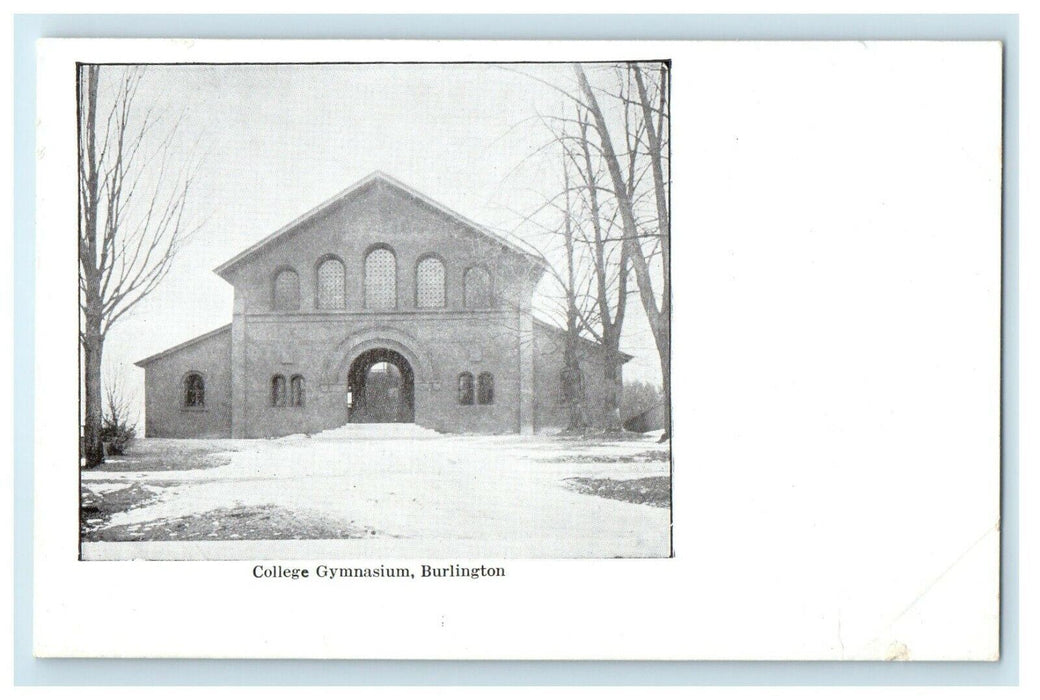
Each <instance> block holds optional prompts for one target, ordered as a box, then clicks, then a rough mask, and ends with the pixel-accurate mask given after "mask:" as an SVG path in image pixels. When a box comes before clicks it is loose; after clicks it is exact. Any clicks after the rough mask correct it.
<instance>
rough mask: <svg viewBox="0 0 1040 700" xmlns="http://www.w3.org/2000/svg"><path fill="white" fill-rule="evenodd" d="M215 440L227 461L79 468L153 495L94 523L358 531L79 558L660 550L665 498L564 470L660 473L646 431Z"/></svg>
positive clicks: (659, 458)
mask: <svg viewBox="0 0 1040 700" xmlns="http://www.w3.org/2000/svg"><path fill="white" fill-rule="evenodd" d="M146 442H147V443H149V444H148V447H149V449H154V448H155V447H157V446H158V447H167V445H165V444H158V443H168V447H169V449H170V451H176V450H177V449H180V446H181V445H182V444H183V443H189V442H190V443H191V447H192V449H198V448H200V447H202V446H203V443H204V441H197V440H193V441H175V440H169V441H156V440H149V441H146ZM212 448H213V451H214V452H215V453H220V452H222V451H224V450H228V449H234V450H235V451H233V452H227V453H226V454H219V455H218V456H219V457H221V458H222V459H221V460H220V461H223V460H228V459H229V460H230V461H229V462H228V463H226V464H222V465H220V466H210V467H209V468H200V469H192V468H190V466H191V464H190V463H189V464H186V465H185V467H188V468H184V469H177V470H170V469H166V470H163V471H142V472H136V471H125V470H124V469H125V467H126V466H127V465H126V464H120V465H119V469H120V470H119V471H90V472H84V473H83V486H84V490H85V491H86V492H88V493H93V494H103V493H105V492H111V491H112V490H113V489H118V488H120V487H125V486H129V485H133V484H137V485H140V486H142V487H144V488H145V489H147V491H148V492H150V493H152V494H154V500H152V501H151V502H149V503H147V504H146V505H144V506H142V507H136V508H132V509H129V510H125V511H122V512H116V513H114V514H113V515H112V516H111V519H110V520H109V521H108V522H107V523H106V525H105V527H107V528H115V529H116V530H115V531H126V530H130V531H133V530H134V528H137V527H145V526H151V525H154V524H155V523H156V522H178V519H185V518H191V517H194V516H198V515H202V514H208V513H223V514H225V515H226V514H227V513H228V512H232V511H234V512H244V511H250V509H254V508H266V509H271V508H274V509H284V512H288V513H291V514H292V515H293V516H294V517H298V518H300V519H308V520H309V521H315V522H324V523H330V524H334V525H335V526H336V527H337V528H342V529H344V530H349V531H350V532H353V533H355V535H354V536H351V537H350V538H348V539H280V538H278V537H275V538H272V539H263V540H257V539H249V540H244V539H243V540H238V539H237V538H238V537H240V535H237V534H231V535H228V538H229V539H223V538H221V539H219V540H215V539H214V538H212V537H210V538H204V541H202V540H198V539H195V540H191V541H145V542H130V541H117V542H112V541H104V542H92V541H88V542H84V543H83V556H84V558H85V559H125V558H147V559H183V558H189V559H191V558H202V559H206V558H215V559H258V558H268V559H281V558H290V557H300V558H312V557H318V556H337V557H340V558H363V557H420V556H422V557H430V558H433V557H439V558H444V557H462V556H470V557H476V556H483V557H525V558H572V557H666V556H668V555H669V552H670V517H671V511H670V509H669V508H661V507H655V506H651V505H645V504H641V503H630V502H625V501H621V500H612V499H608V498H601V497H598V496H595V495H588V494H584V493H579V492H577V491H575V490H573V489H572V488H568V485H567V482H566V481H565V480H566V479H568V478H573V477H588V478H596V479H617V480H624V479H635V478H642V477H667V476H668V474H669V462H668V461H667V459H666V458H665V455H666V451H667V449H668V446H667V444H664V445H662V444H659V443H657V442H656V440H655V436H647V437H645V438H642V439H634V440H628V441H618V442H612V441H603V440H599V441H592V440H577V439H570V440H568V439H561V438H553V437H520V436H445V435H439V434H438V433H435V432H433V431H426V430H423V429H421V428H418V427H416V426H414V425H349V426H344V427H343V428H338V429H336V430H333V431H327V432H325V433H321V434H318V435H314V436H311V437H308V436H304V435H297V436H289V437H286V438H281V439H277V440H242V441H228V440H221V441H213V445H212ZM132 456H133V453H132V452H131V455H130V457H132ZM220 461H217V462H214V463H216V464H219V463H220ZM113 466H115V465H113ZM102 469H103V468H102ZM235 509H237V511H236V510H235ZM280 512H281V511H280ZM214 518H217V516H214ZM225 520H226V517H225ZM147 524H151V525H147ZM212 525H213V528H214V530H213V532H223V531H222V530H220V529H219V528H221V527H222V525H221V523H220V522H215V523H212ZM223 527H227V523H226V522H225V523H224V525H223ZM229 532H233V531H231V530H229ZM281 535H282V536H284V533H281ZM87 539H91V538H89V537H88V538H87ZM127 539H131V538H127ZM149 539H153V538H149Z"/></svg>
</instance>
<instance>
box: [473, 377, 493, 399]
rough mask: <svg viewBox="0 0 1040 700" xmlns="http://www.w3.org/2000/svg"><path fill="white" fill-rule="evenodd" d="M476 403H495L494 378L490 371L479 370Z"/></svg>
mask: <svg viewBox="0 0 1040 700" xmlns="http://www.w3.org/2000/svg"><path fill="white" fill-rule="evenodd" d="M477 403H479V404H480V405H482V406H487V405H489V404H493V403H495V378H494V377H493V376H492V375H491V372H481V373H480V376H479V377H477Z"/></svg>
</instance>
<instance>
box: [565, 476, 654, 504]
mask: <svg viewBox="0 0 1040 700" xmlns="http://www.w3.org/2000/svg"><path fill="white" fill-rule="evenodd" d="M563 481H564V484H566V486H567V488H570V489H573V490H574V491H577V492H578V493H585V494H589V495H590V496H599V497H601V498H611V499H614V500H615V501H627V502H628V503H640V504H643V505H648V506H655V507H657V508H670V507H671V505H672V492H671V481H670V479H669V478H668V477H667V476H646V477H640V478H638V479H592V478H589V477H583V476H575V477H571V478H569V479H564V480H563Z"/></svg>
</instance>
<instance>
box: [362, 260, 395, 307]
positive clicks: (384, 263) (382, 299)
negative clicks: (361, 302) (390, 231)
mask: <svg viewBox="0 0 1040 700" xmlns="http://www.w3.org/2000/svg"><path fill="white" fill-rule="evenodd" d="M396 307H397V258H396V257H395V256H394V252H393V251H392V250H390V249H389V248H376V249H374V250H372V251H371V252H370V253H369V254H368V255H366V256H365V308H366V309H393V308H396Z"/></svg>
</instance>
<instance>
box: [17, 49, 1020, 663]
mask: <svg viewBox="0 0 1040 700" xmlns="http://www.w3.org/2000/svg"><path fill="white" fill-rule="evenodd" d="M39 51H40V53H39V58H40V61H39V79H40V82H39V88H38V96H39V107H38V109H39V114H38V119H39V131H38V144H37V150H38V156H39V160H38V167H39V170H38V177H39V180H38V182H39V186H38V195H39V200H38V207H39V208H38V219H37V226H38V228H37V234H36V235H37V251H38V260H39V271H38V275H37V282H38V292H37V304H38V311H37V332H38V334H39V335H38V341H37V348H38V371H37V377H38V383H37V390H36V399H37V407H38V417H37V440H38V442H37V444H38V447H37V462H36V471H35V477H36V493H37V503H36V508H37V510H36V517H37V524H38V528H37V538H36V557H37V572H36V586H37V588H36V606H37V607H36V624H37V627H36V631H37V636H36V650H37V653H38V654H40V655H44V656H48V655H67V656H246V657H317V658H633V659H635V658H859V659H863V658H910V659H921V658H965V659H967V658H972V659H992V658H996V656H997V654H998V648H997V646H996V640H997V635H998V631H999V626H998V624H997V621H998V614H999V606H998V599H997V585H998V583H999V576H998V561H999V477H1000V472H999V362H1000V355H999V347H1000V335H999V333H1000V325H999V323H1000V297H999V289H1000V201H1001V185H1000V172H1001V161H1000V145H1001V86H1002V82H1001V81H1002V77H1001V47H1000V45H999V44H997V43H992V42H991V43H986V42H961V43H955V42H951V43H932V44H915V43H910V42H887V43H886V42H876V43H871V44H862V43H852V42H847V43H841V42H836V43H782V42H781V43H775V44H761V43H741V42H728V43H727V42H719V43H711V42H670V43H657V42H642V43H638V42H629V43H624V42H586V43H581V42H561V43H551V42H502V43H496V42H427V43H423V42H260V41H256V42H243V41H238V42H224V41H198V42H192V41H158V40H45V41H43V42H41V44H40V47H39ZM75 231H78V236H77V235H76V234H75V233H74V232H75ZM74 275H75V277H74ZM51 365H53V366H55V368H57V367H59V366H60V369H55V370H54V371H53V372H51V371H50V370H48V371H46V372H41V371H40V368H43V367H50V366H51ZM59 386H60V387H61V388H60V390H59V389H58V388H57V387H59ZM92 596H96V597H93V598H92ZM88 600H94V602H100V601H104V606H103V607H104V608H105V609H106V610H107V614H109V615H111V616H113V617H112V619H114V620H125V624H124V623H120V624H105V625H100V621H99V620H98V618H97V616H98V614H99V610H98V606H96V605H95V606H92V605H90V604H88V603H87V601H88ZM606 607H609V608H610V609H611V610H616V611H617V612H616V614H615V613H614V612H612V613H611V614H610V615H603V614H602V611H603V610H605V609H606ZM261 609H262V610H263V611H264V612H263V614H260V615H258V614H256V611H257V610H261ZM214 615H218V616H220V618H221V619H222V620H223V622H222V623H221V624H220V625H219V628H220V629H212V628H211V627H209V626H208V623H207V620H212V618H213V616H214ZM307 620H310V621H311V622H308V621H307ZM200 624H207V629H208V630H210V631H209V632H207V634H205V635H199V634H197V633H195V632H193V630H197V628H198V625H200ZM676 625H679V627H681V628H683V629H685V630H686V631H685V632H683V633H679V632H677V631H676ZM99 626H100V627H103V629H99ZM939 629H945V630H946V632H944V633H942V634H940V633H939V632H937V630H939Z"/></svg>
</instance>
